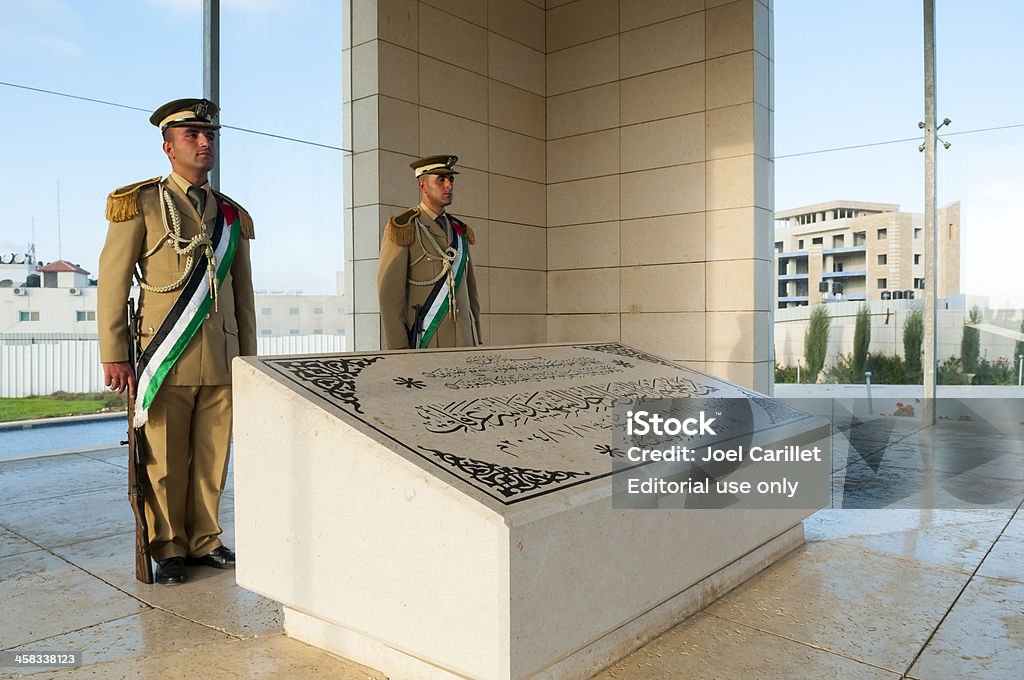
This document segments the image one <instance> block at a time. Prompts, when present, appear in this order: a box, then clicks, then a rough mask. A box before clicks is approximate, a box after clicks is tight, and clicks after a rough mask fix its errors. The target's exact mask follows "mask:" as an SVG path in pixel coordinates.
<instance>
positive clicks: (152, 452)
mask: <svg viewBox="0 0 1024 680" xmlns="http://www.w3.org/2000/svg"><path fill="white" fill-rule="evenodd" d="M144 433H145V436H146V442H147V444H148V445H149V452H148V458H147V460H146V471H147V472H148V473H149V484H150V490H149V493H148V495H147V497H146V519H147V521H148V522H149V544H150V551H151V553H152V556H153V559H154V560H157V561H159V560H164V559H167V558H168V557H200V556H202V555H205V554H206V553H208V552H210V551H211V550H216V549H217V548H219V547H220V546H221V541H220V539H219V538H218V536H220V533H221V528H220V524H219V522H218V520H217V517H218V509H219V507H220V497H221V494H222V493H223V491H224V483H225V481H226V479H227V474H228V447H229V445H230V442H231V385H199V386H186V385H167V384H164V385H162V386H161V387H160V390H159V391H158V392H157V393H156V397H155V398H154V399H153V403H152V405H151V406H150V407H149V422H147V423H146V426H145V429H144Z"/></svg>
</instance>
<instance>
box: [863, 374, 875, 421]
mask: <svg viewBox="0 0 1024 680" xmlns="http://www.w3.org/2000/svg"><path fill="white" fill-rule="evenodd" d="M864 384H865V385H866V386H867V390H868V414H870V415H875V407H874V405H873V404H872V403H871V371H864Z"/></svg>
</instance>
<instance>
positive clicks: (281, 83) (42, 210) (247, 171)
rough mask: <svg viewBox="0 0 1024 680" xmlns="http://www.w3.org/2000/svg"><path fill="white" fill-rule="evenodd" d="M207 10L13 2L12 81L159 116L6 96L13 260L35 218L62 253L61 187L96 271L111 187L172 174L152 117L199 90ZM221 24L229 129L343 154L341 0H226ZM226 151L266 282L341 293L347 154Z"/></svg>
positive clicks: (175, 2)
mask: <svg viewBox="0 0 1024 680" xmlns="http://www.w3.org/2000/svg"><path fill="white" fill-rule="evenodd" d="M201 6H202V5H201V1H200V0H145V1H141V0H140V1H128V0H119V1H115V0H96V1H89V2H86V1H84V0H82V1H78V2H67V1H65V0H13V2H12V1H8V0H5V2H3V3H0V64H3V66H2V67H0V80H2V81H5V82H12V83H17V84H22V85H28V86H32V87H36V88H42V89H48V90H55V91H59V92H66V93H69V94H74V95H79V96H84V97H89V98H93V99H100V100H105V101H110V102H116V103H119V104H124V105H128V106H134V107H138V108H142V109H145V110H146V111H147V112H140V111H133V110H128V109H123V108H116V107H111V106H104V105H101V104H96V103H92V102H84V101H76V100H73V99H66V98H60V97H54V96H51V95H45V94H40V93H36V92H27V91H23V90H18V89H12V88H10V87H3V86H0V102H2V104H0V105H2V107H3V109H4V111H5V112H6V114H7V115H5V120H7V121H8V126H5V127H7V129H8V133H9V134H8V136H7V139H6V143H5V154H4V156H5V158H6V159H7V161H8V162H7V163H5V167H4V169H3V171H2V172H3V175H2V181H0V200H3V203H4V205H5V206H7V209H6V210H5V215H4V218H3V229H2V232H0V251H4V252H10V251H12V250H14V251H17V252H22V251H23V250H24V248H25V247H26V244H27V242H28V241H29V240H31V238H32V237H31V226H32V223H33V220H34V223H35V241H36V244H37V255H38V257H39V258H40V259H44V260H47V261H49V260H53V259H56V258H57V256H58V236H57V235H58V228H57V205H56V203H57V185H58V183H59V184H60V198H61V201H60V203H61V210H60V227H61V228H60V234H61V238H60V252H61V254H62V255H63V257H64V258H65V259H68V260H71V261H74V262H77V263H81V264H82V266H83V267H85V268H86V269H88V270H89V271H90V272H92V273H93V275H94V276H95V274H96V270H97V267H96V262H97V261H98V259H99V251H100V248H101V246H102V243H103V239H104V237H105V234H106V229H107V223H106V221H105V220H104V217H103V209H104V201H105V197H106V195H107V193H109V192H110V191H111V190H112V189H114V188H116V187H118V186H121V185H124V184H128V183H130V182H134V181H138V180H142V179H146V178H149V177H153V176H156V175H161V174H166V173H167V172H168V171H169V165H168V163H167V159H166V157H165V156H164V154H163V152H162V151H161V149H160V141H161V140H160V134H159V132H158V131H157V130H156V128H154V127H152V126H151V125H150V124H149V121H148V118H149V114H148V111H151V110H153V109H155V108H156V107H157V106H159V105H160V104H162V103H164V102H166V101H168V100H169V99H174V98H177V97H187V96H199V95H200V94H201V91H202V62H201V48H202V38H201V26H202V19H201ZM221 24H222V33H221V50H222V57H221V68H222V73H221V101H220V102H219V103H220V105H221V122H222V123H224V124H227V125H234V126H238V127H243V128H249V129H255V130H260V131H265V132H270V133H274V134H281V135H286V136H290V137H295V138H300V139H306V140H310V141H315V142H319V143H322V144H328V145H334V146H338V147H340V146H341V137H342V134H341V133H342V127H341V117H340V111H341V91H342V90H341V3H340V2H324V1H322V0H236V1H232V0H224V1H223V2H222V7H221ZM306 65H313V66H314V68H305V67H306ZM12 114H14V115H12ZM12 123H13V126H12ZM10 133H13V134H10ZM220 142H221V143H220V158H221V164H222V165H221V186H222V188H223V189H224V191H225V192H226V193H227V194H228V195H229V196H232V197H236V198H238V200H239V201H241V202H242V203H243V205H245V207H246V208H247V209H249V211H250V212H251V213H252V214H253V215H254V219H255V224H256V235H257V241H256V244H255V245H256V247H255V248H254V250H253V253H254V254H253V267H254V270H255V279H256V285H257V287H258V288H266V289H283V290H294V289H302V290H304V291H305V292H307V293H320V292H323V293H333V292H335V281H336V278H335V272H336V271H337V270H339V269H341V268H342V266H343V261H344V256H343V253H342V217H341V215H342V213H341V207H342V206H341V203H342V184H341V182H342V179H341V168H342V154H341V152H340V151H336V150H332V149H324V148H320V147H316V146H310V145H304V144H297V143H295V142H287V141H283V140H279V139H274V138H270V137H266V136H258V135H252V134H247V133H244V132H240V131H235V130H223V131H222V133H221V139H220ZM14 159H21V163H17V162H16V161H15V162H12V161H14ZM19 166H20V167H19Z"/></svg>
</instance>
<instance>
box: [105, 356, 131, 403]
mask: <svg viewBox="0 0 1024 680" xmlns="http://www.w3.org/2000/svg"><path fill="white" fill-rule="evenodd" d="M103 384H104V385H106V386H107V387H109V388H110V389H112V390H114V391H115V392H117V393H118V394H121V393H122V392H124V391H125V389H127V390H128V396H129V397H132V398H134V397H135V371H134V370H132V365H131V362H128V361H114V362H111V363H105V364H103Z"/></svg>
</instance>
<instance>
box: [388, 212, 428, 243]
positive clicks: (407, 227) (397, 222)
mask: <svg viewBox="0 0 1024 680" xmlns="http://www.w3.org/2000/svg"><path fill="white" fill-rule="evenodd" d="M419 214H420V209H419V208H409V209H408V210H406V211H405V212H404V213H402V214H401V215H395V216H393V217H392V218H391V219H390V220H388V225H387V226H386V227H384V238H385V239H387V240H388V241H391V242H392V243H394V244H395V245H399V246H403V247H404V246H409V245H412V242H413V240H414V239H415V237H416V233H415V231H414V229H413V225H414V224H415V222H414V218H415V217H416V216H417V215H419Z"/></svg>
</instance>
